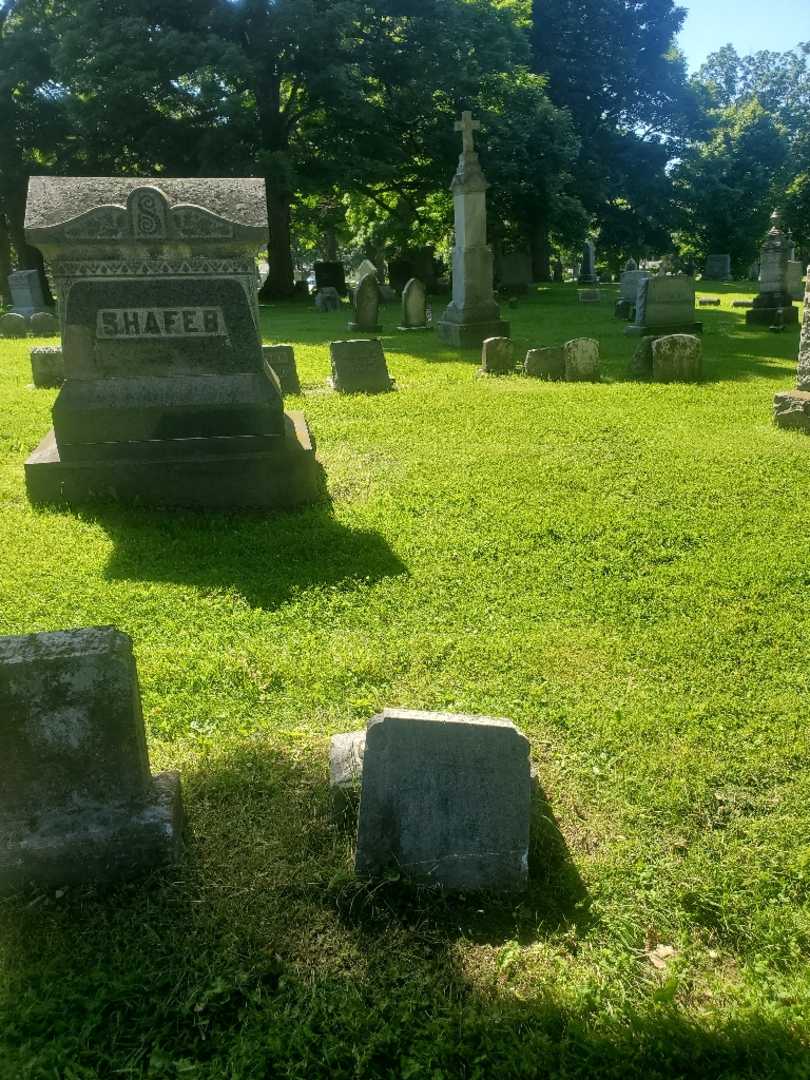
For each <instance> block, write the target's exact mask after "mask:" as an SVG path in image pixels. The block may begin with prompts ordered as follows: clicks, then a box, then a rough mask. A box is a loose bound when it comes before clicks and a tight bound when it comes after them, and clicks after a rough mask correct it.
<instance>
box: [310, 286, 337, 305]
mask: <svg viewBox="0 0 810 1080" xmlns="http://www.w3.org/2000/svg"><path fill="white" fill-rule="evenodd" d="M315 307H316V309H317V310H318V311H339V310H340V294H339V293H338V291H337V289H333V288H332V287H331V286H329V285H325V286H324V287H323V288H322V289H318V291H317V292H316V293H315Z"/></svg>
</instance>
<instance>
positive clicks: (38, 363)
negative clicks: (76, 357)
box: [31, 345, 65, 389]
mask: <svg viewBox="0 0 810 1080" xmlns="http://www.w3.org/2000/svg"><path fill="white" fill-rule="evenodd" d="M31 377H32V379H33V382H34V386H36V387H37V389H45V388H50V387H54V386H61V385H62V383H63V382H64V381H65V362H64V360H63V359H62V346H61V345H38V346H37V347H35V348H33V349H32V350H31Z"/></svg>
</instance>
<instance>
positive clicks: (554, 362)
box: [523, 346, 565, 381]
mask: <svg viewBox="0 0 810 1080" xmlns="http://www.w3.org/2000/svg"><path fill="white" fill-rule="evenodd" d="M523 370H524V371H525V372H526V374H527V375H530V376H532V377H533V378H535V379H550V380H552V381H556V380H561V379H564V378H565V349H563V348H562V346H560V347H559V348H551V349H529V351H528V352H527V353H526V359H525V360H524V362H523Z"/></svg>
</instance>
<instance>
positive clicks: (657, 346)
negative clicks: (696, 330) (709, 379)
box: [652, 334, 703, 383]
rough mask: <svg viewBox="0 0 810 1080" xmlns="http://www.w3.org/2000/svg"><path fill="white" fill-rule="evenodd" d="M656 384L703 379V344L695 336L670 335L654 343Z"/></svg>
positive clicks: (656, 339) (653, 364) (653, 360)
mask: <svg viewBox="0 0 810 1080" xmlns="http://www.w3.org/2000/svg"><path fill="white" fill-rule="evenodd" d="M652 377H653V381H654V382H663V383H670V382H699V381H700V379H701V378H702V377H703V344H702V343H701V340H700V338H699V337H696V336H695V335H694V334H669V335H667V336H666V337H660V338H655V339H654V340H653V341H652Z"/></svg>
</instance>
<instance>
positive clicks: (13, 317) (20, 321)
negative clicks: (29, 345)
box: [0, 311, 28, 338]
mask: <svg viewBox="0 0 810 1080" xmlns="http://www.w3.org/2000/svg"><path fill="white" fill-rule="evenodd" d="M0 337H4V338H24V337H28V319H26V317H25V315H18V314H17V313H16V311H9V312H7V313H6V314H5V315H0Z"/></svg>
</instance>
